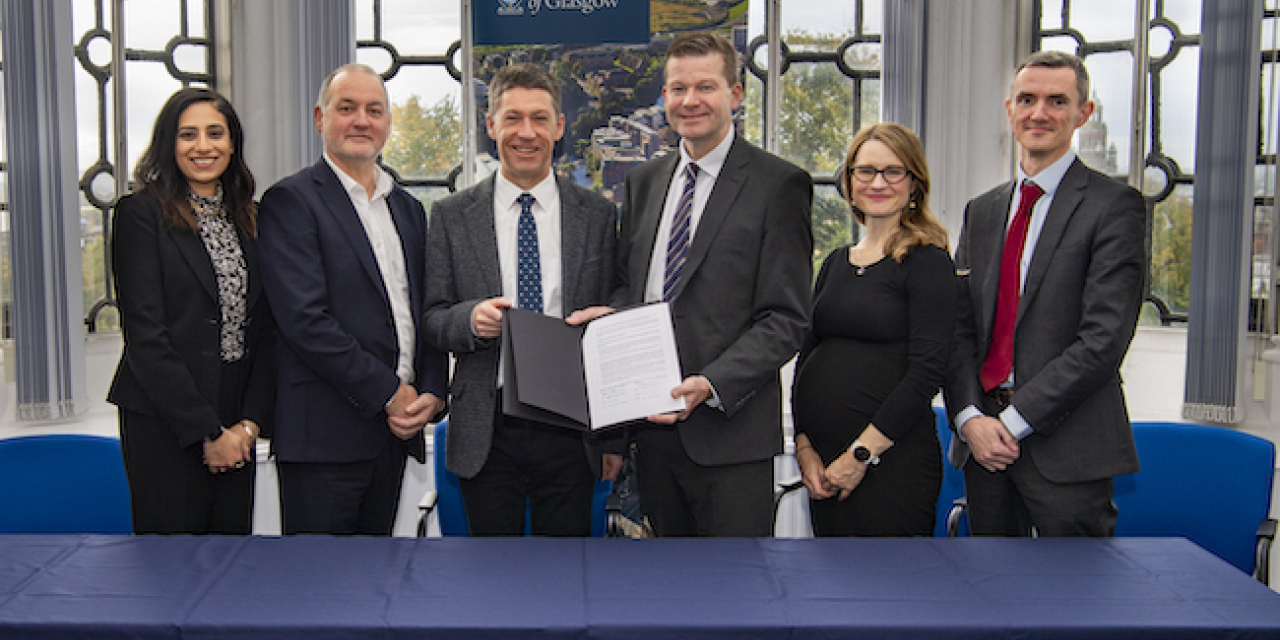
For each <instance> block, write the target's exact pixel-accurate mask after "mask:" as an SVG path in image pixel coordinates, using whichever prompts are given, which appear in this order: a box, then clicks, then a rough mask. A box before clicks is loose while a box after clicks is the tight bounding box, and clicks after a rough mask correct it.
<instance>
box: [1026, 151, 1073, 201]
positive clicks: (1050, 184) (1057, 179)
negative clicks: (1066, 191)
mask: <svg viewBox="0 0 1280 640" xmlns="http://www.w3.org/2000/svg"><path fill="white" fill-rule="evenodd" d="M1075 161H1076V152H1075V149H1070V148H1068V149H1067V152H1066V153H1064V154H1062V157H1061V158H1058V159H1057V160H1055V161H1054V162H1053V164H1051V165H1049V166H1047V167H1045V168H1044V169H1043V170H1042V171H1041V172H1040V173H1038V174H1036V175H1034V176H1029V175H1027V173H1026V172H1025V171H1023V170H1022V163H1021V162H1019V163H1018V184H1022V181H1023V180H1028V179H1029V180H1031V181H1032V182H1035V183H1036V184H1037V185H1039V186H1040V188H1041V189H1044V192H1045V194H1046V195H1052V194H1053V193H1054V192H1056V191H1057V190H1058V185H1059V184H1061V183H1062V178H1063V177H1064V176H1066V175H1067V169H1070V168H1071V163H1073V162H1075Z"/></svg>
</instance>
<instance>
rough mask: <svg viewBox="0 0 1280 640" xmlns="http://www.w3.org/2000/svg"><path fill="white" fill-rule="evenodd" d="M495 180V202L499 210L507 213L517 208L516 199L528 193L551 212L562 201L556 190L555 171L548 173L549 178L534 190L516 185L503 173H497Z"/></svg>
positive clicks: (544, 208) (543, 180)
mask: <svg viewBox="0 0 1280 640" xmlns="http://www.w3.org/2000/svg"><path fill="white" fill-rule="evenodd" d="M495 178H496V179H495V180H494V183H493V201H494V202H495V203H496V204H497V205H498V207H499V209H500V210H502V211H506V210H508V209H511V208H513V207H515V206H516V198H519V197H520V195H521V194H524V193H528V194H529V195H532V196H533V199H534V200H537V204H538V206H539V207H541V208H542V209H543V210H545V211H550V210H551V207H552V205H553V204H554V203H555V202H557V201H558V200H559V199H560V192H559V190H557V188H556V175H555V172H554V171H548V172H547V177H545V178H543V179H542V181H541V182H539V183H538V184H535V185H533V188H532V189H524V188H522V187H520V186H519V185H517V184H516V183H514V182H512V181H510V180H508V179H507V177H506V176H504V175H502V171H501V170H498V171H497V172H495Z"/></svg>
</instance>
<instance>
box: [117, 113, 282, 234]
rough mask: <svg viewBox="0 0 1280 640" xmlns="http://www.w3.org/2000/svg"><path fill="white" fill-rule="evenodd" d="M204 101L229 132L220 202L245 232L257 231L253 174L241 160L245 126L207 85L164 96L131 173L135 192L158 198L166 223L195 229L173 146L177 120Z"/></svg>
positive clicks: (175, 138) (253, 232) (186, 188)
mask: <svg viewBox="0 0 1280 640" xmlns="http://www.w3.org/2000/svg"><path fill="white" fill-rule="evenodd" d="M201 102H208V103H210V104H212V105H213V107H214V108H215V109H217V110H218V113H221V114H222V116H223V117H224V118H226V119H227V129H228V130H229V131H230V133H231V149H232V153H231V162H230V164H228V165H227V170H226V171H225V172H223V174H222V177H221V178H220V180H219V181H220V182H221V183H222V193H223V201H224V202H225V203H226V207H227V210H228V211H229V212H231V219H232V220H234V221H235V223H236V226H237V227H239V228H240V230H241V231H242V232H243V233H245V234H246V235H248V236H249V237H256V236H257V235H258V219H257V218H258V209H257V205H255V204H254V202H253V190H254V184H253V174H252V173H249V167H248V166H246V165H245V162H244V131H243V129H241V127H240V118H239V117H237V116H236V111H235V109H233V108H232V107H231V103H230V102H227V99H226V98H224V97H222V94H220V93H218V92H217V91H214V90H212V89H181V90H179V91H178V92H177V93H175V94H173V95H172V96H170V97H169V100H168V102H165V103H164V107H162V108H161V109H160V115H158V116H156V125H155V129H154V130H153V131H152V132H151V144H150V145H149V146H148V147H147V151H146V153H144V154H142V159H141V160H138V167H137V169H135V170H134V178H135V179H136V180H137V182H138V189H139V191H145V192H147V193H149V194H151V197H153V198H155V199H156V200H157V201H158V202H159V203H160V211H161V212H162V213H163V215H164V221H165V222H166V223H167V224H169V226H172V227H176V228H178V229H188V230H192V231H194V230H195V229H196V218H195V213H194V212H193V211H192V210H191V205H190V203H188V201H187V194H188V193H190V192H191V187H190V185H188V184H187V177H186V176H185V175H183V173H182V170H181V169H179V168H178V160H177V158H176V157H175V155H174V149H175V147H176V146H177V141H178V119H179V118H181V117H182V114H183V112H185V111H186V110H187V108H188V107H190V106H191V105H193V104H197V103H201Z"/></svg>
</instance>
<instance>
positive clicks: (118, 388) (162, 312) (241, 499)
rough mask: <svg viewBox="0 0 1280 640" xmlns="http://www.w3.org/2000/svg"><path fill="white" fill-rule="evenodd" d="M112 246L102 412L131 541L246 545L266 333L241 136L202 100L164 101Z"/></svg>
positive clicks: (263, 394) (269, 346)
mask: <svg viewBox="0 0 1280 640" xmlns="http://www.w3.org/2000/svg"><path fill="white" fill-rule="evenodd" d="M135 179H136V181H137V191H136V192H135V193H133V194H132V195H128V196H125V197H124V198H121V199H120V203H119V204H118V205H117V206H116V213H115V221H114V229H113V232H112V237H111V251H112V266H113V268H114V269H115V281H116V298H117V301H118V304H119V308H120V321H121V325H122V327H123V330H124V353H123V355H122V357H121V359H120V366H119V368H118V369H117V370H116V377H115V381H114V382H113V383H112V385H111V392H110V394H109V396H108V398H107V399H108V400H109V401H111V402H112V403H114V404H115V405H116V406H117V407H118V408H119V411H120V440H121V443H122V445H123V448H124V461H125V470H126V471H127V473H128V476H129V489H130V492H131V493H132V496H133V528H134V532H135V533H226V534H247V533H249V532H250V530H251V528H252V519H253V468H254V464H253V453H254V447H255V443H256V440H257V438H258V436H259V435H264V434H263V432H264V431H266V430H267V429H268V428H269V426H270V420H271V412H272V410H273V403H274V397H275V380H274V367H275V352H274V348H275V347H274V341H275V338H274V335H275V326H274V323H273V321H272V319H271V312H270V309H269V308H268V306H267V299H266V296H264V295H263V294H262V284H261V281H260V279H259V277H258V273H259V271H258V251H257V244H256V237H257V207H256V205H255V204H254V202H253V189H254V186H253V176H252V175H251V174H250V173H249V169H248V167H246V166H245V163H244V135H243V132H242V130H241V127H240V120H239V118H237V117H236V113H235V111H234V110H233V109H232V108H231V104H230V103H229V102H227V100H226V99H225V98H223V97H222V96H221V95H219V94H218V93H217V92H215V91H211V90H209V89H182V90H181V91H178V92H177V93H175V94H173V96H172V97H170V98H169V101H168V102H167V103H165V106H164V108H163V109H161V111H160V115H159V117H158V118H157V119H156V124H155V131H154V132H153V133H152V136H151V145H150V147H149V148H148V149H147V152H146V154H145V155H143V157H142V159H141V160H140V161H139V162H138V168H137V171H136V175H135Z"/></svg>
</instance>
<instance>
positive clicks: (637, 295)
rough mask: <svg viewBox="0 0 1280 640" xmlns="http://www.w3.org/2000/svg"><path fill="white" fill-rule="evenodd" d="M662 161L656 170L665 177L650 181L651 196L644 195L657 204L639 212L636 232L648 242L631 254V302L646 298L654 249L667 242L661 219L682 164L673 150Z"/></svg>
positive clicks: (678, 154)
mask: <svg viewBox="0 0 1280 640" xmlns="http://www.w3.org/2000/svg"><path fill="white" fill-rule="evenodd" d="M659 162H662V163H663V164H662V165H660V166H659V168H658V170H657V171H656V172H655V174H656V175H659V176H666V180H654V181H653V182H651V183H650V184H649V196H648V198H646V199H645V202H650V203H654V204H653V205H652V206H650V207H648V209H647V210H645V211H642V212H640V214H641V216H642V217H641V218H640V220H638V221H637V222H636V233H637V236H638V237H640V238H647V239H648V242H646V243H644V245H643V247H644V249H643V250H641V251H639V252H636V253H634V254H632V255H631V273H630V274H629V275H630V276H631V293H632V297H633V298H634V299H633V300H632V302H643V301H644V291H645V287H646V286H647V284H648V276H649V266H650V265H651V264H653V252H654V251H656V250H657V246H658V243H659V242H664V243H665V242H666V238H661V239H659V238H658V226H659V224H660V223H661V222H662V211H663V209H664V208H665V207H666V203H667V190H668V189H669V188H670V187H671V180H672V179H674V178H675V173H676V165H678V164H680V152H679V151H675V150H672V151H671V152H670V153H668V154H667V155H665V156H663V157H662V158H661V159H660V160H659ZM664 251H665V249H664ZM686 268H687V267H686Z"/></svg>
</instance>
